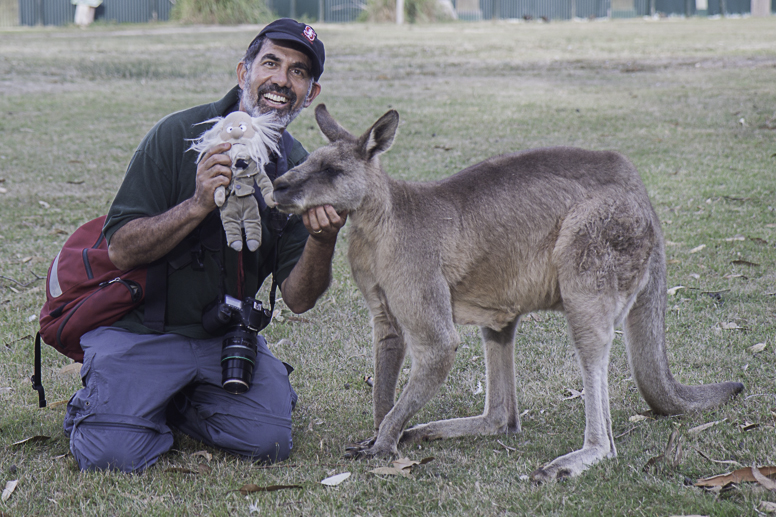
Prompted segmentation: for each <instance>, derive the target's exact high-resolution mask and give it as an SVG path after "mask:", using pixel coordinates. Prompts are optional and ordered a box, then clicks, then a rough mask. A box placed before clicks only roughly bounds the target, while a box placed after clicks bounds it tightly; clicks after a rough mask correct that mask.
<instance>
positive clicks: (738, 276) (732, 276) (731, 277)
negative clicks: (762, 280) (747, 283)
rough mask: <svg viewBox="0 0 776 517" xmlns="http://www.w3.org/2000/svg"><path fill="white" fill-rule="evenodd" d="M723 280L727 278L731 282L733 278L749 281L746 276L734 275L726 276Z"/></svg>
mask: <svg viewBox="0 0 776 517" xmlns="http://www.w3.org/2000/svg"><path fill="white" fill-rule="evenodd" d="M722 278H727V279H728V280H731V279H733V278H743V279H744V280H748V279H747V277H745V276H744V275H734V274H732V273H731V274H729V275H725V276H723V277H722Z"/></svg>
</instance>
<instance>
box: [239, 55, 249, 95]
mask: <svg viewBox="0 0 776 517" xmlns="http://www.w3.org/2000/svg"><path fill="white" fill-rule="evenodd" d="M247 73H248V69H247V68H245V63H244V62H243V61H240V62H239V63H237V84H239V85H240V89H244V85H245V76H246V74H247Z"/></svg>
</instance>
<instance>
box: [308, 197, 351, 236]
mask: <svg viewBox="0 0 776 517" xmlns="http://www.w3.org/2000/svg"><path fill="white" fill-rule="evenodd" d="M346 220H347V212H343V213H342V214H338V213H337V211H336V210H334V207H332V206H331V205H325V206H316V207H314V208H311V209H309V210H308V211H307V212H305V213H304V214H302V222H303V223H304V225H305V226H306V227H307V230H308V231H309V232H310V233H312V234H313V235H321V234H323V235H325V236H330V235H336V234H337V232H339V230H340V228H342V226H343V225H344V224H345V221H346Z"/></svg>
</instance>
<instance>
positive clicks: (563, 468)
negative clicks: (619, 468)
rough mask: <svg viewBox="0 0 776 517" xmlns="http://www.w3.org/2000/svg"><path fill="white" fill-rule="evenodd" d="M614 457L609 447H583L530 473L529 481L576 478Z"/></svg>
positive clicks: (540, 481) (543, 481) (615, 454)
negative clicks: (600, 462) (603, 460)
mask: <svg viewBox="0 0 776 517" xmlns="http://www.w3.org/2000/svg"><path fill="white" fill-rule="evenodd" d="M615 456H617V453H616V452H614V451H611V450H609V447H584V448H582V449H580V450H578V451H574V452H570V453H568V454H564V455H563V456H560V457H559V458H555V459H554V460H552V461H551V462H550V463H548V464H547V465H544V466H543V467H540V468H538V469H536V470H535V471H533V472H532V473H531V481H533V482H534V483H547V482H550V481H563V480H564V479H567V478H570V477H574V476H578V475H579V474H581V473H582V472H584V471H585V470H587V469H588V468H589V467H590V466H592V465H594V464H596V463H598V462H599V461H601V460H602V459H604V458H614V457H615Z"/></svg>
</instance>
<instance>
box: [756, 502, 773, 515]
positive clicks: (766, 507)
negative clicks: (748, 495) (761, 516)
mask: <svg viewBox="0 0 776 517" xmlns="http://www.w3.org/2000/svg"><path fill="white" fill-rule="evenodd" d="M760 510H762V511H764V512H766V513H776V503H772V502H770V501H760Z"/></svg>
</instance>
